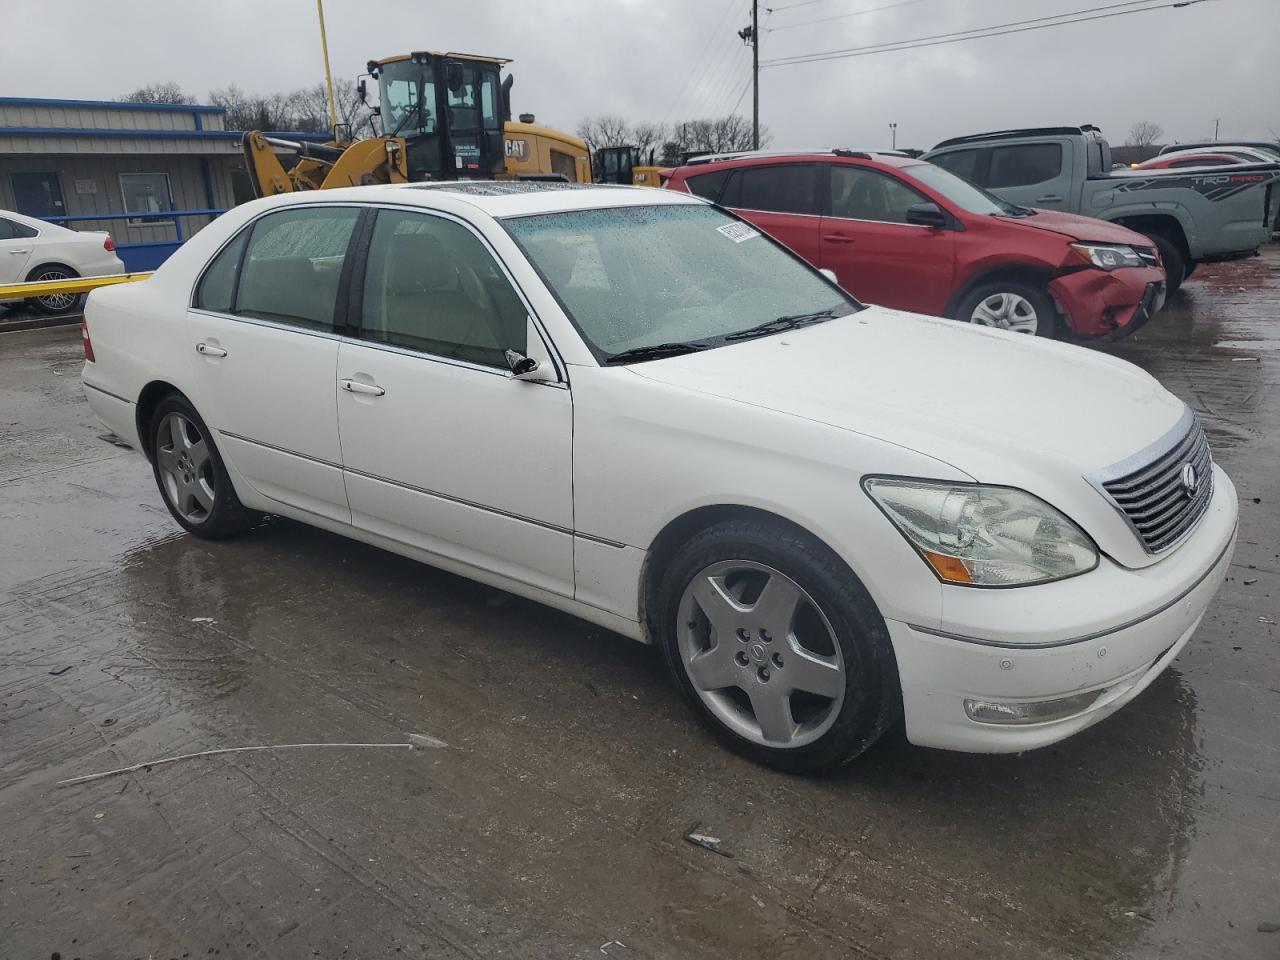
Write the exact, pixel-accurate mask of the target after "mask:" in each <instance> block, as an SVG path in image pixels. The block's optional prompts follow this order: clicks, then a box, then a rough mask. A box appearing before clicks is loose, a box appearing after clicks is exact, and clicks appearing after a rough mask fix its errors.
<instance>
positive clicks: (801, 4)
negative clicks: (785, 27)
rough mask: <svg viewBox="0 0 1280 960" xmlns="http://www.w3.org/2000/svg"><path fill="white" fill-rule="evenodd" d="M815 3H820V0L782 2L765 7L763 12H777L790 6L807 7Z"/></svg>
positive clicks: (788, 8)
mask: <svg viewBox="0 0 1280 960" xmlns="http://www.w3.org/2000/svg"><path fill="white" fill-rule="evenodd" d="M815 3H822V0H798V2H796V3H784V4H783V5H782V6H780V7H765V8H764V11H765V13H778V12H780V11H783V10H790V9H791V8H792V7H808V6H811V5H813V4H815Z"/></svg>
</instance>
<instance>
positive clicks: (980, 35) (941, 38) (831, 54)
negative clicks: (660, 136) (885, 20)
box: [760, 0, 1210, 67]
mask: <svg viewBox="0 0 1280 960" xmlns="http://www.w3.org/2000/svg"><path fill="white" fill-rule="evenodd" d="M1150 2H1151V0H1128V2H1126V3H1114V4H1109V5H1107V6H1102V7H1091V8H1088V9H1085V10H1073V11H1069V12H1067V13H1060V14H1057V15H1056V16H1053V17H1037V18H1035V19H1033V20H1020V21H1014V22H1013V23H997V24H992V25H991V26H987V27H975V28H973V29H971V30H960V31H956V32H953V33H941V34H937V35H935V36H930V37H914V38H911V39H909V40H893V41H888V42H885V43H875V44H869V45H868V46H865V47H847V48H845V49H842V50H826V51H822V52H815V53H807V54H797V55H796V56H792V57H777V58H775V59H773V60H767V61H763V62H761V64H760V65H761V66H762V67H781V66H790V65H792V64H797V63H819V62H821V61H824V60H842V59H845V58H848V57H865V56H870V55H871V54H875V53H893V52H897V51H900V50H916V49H920V48H922V47H940V46H946V45H947V44H952V43H961V42H963V41H965V40H981V39H984V38H986V37H1003V36H1006V35H1007V34H1012V33H1028V32H1030V31H1033V30H1047V29H1049V28H1050V27H1062V26H1066V25H1068V24H1072V23H1087V22H1089V21H1092V20H1109V19H1111V18H1112V17H1125V16H1129V15H1130V14H1134V13H1147V12H1149V11H1152V10H1166V9H1173V8H1180V7H1190V6H1194V5H1196V4H1198V3H1209V2H1210V0H1172V2H1167V3H1161V4H1158V5H1156V6H1148V7H1141V8H1139V9H1136V10H1114V8H1115V7H1128V6H1133V5H1134V4H1137V3H1150ZM1095 10H1112V11H1113V12H1111V13H1097V14H1094V15H1093V16H1088V17H1084V16H1077V14H1082V13H1090V12H1092V11H1095ZM1066 17H1074V18H1075V19H1070V20H1068V19H1063V18H1066ZM1045 20H1055V21H1057V22H1055V23H1043V22H1041V21H1045ZM1023 24H1029V25H1028V26H1023ZM1006 28H1014V29H1006Z"/></svg>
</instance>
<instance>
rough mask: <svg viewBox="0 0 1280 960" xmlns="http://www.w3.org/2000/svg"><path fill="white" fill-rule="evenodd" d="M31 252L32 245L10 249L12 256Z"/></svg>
mask: <svg viewBox="0 0 1280 960" xmlns="http://www.w3.org/2000/svg"><path fill="white" fill-rule="evenodd" d="M30 252H31V248H30V247H23V248H22V249H21V250H10V251H9V254H10V256H14V257H18V256H22V255H23V254H27V253H30Z"/></svg>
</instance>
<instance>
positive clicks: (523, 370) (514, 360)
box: [504, 350, 556, 382]
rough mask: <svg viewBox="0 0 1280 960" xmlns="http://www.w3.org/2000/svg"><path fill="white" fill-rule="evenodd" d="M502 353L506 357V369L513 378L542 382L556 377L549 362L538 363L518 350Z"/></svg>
mask: <svg viewBox="0 0 1280 960" xmlns="http://www.w3.org/2000/svg"><path fill="white" fill-rule="evenodd" d="M504 355H505V356H506V358H507V369H509V370H510V371H511V377H512V379H514V380H528V381H532V382H543V381H551V380H555V379H556V372H555V369H554V368H553V367H552V366H551V364H549V363H548V364H543V363H540V362H539V361H537V360H535V359H534V358H533V357H530V356H527V355H525V354H523V353H521V352H520V351H519V350H506V351H504Z"/></svg>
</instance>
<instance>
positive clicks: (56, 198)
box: [11, 173, 67, 219]
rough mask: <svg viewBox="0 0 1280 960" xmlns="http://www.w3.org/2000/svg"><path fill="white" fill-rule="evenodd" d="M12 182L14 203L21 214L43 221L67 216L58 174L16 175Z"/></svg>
mask: <svg viewBox="0 0 1280 960" xmlns="http://www.w3.org/2000/svg"><path fill="white" fill-rule="evenodd" d="M11 180H12V182H13V203H14V206H15V207H16V208H17V210H18V212H19V213H25V214H26V215H27V216H28V217H40V218H41V219H44V218H46V217H62V216H66V213H67V210H66V207H65V206H64V205H63V203H62V184H61V183H59V182H58V175H57V174H56V173H15V174H13V175H12V176H11Z"/></svg>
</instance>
